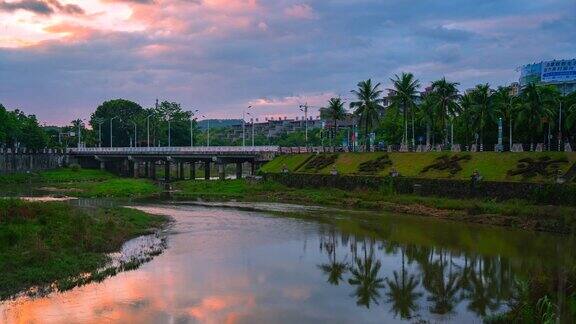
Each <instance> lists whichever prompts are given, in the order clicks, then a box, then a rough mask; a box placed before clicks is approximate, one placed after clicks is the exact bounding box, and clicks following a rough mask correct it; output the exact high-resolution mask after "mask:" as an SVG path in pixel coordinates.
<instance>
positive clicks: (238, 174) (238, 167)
mask: <svg viewBox="0 0 576 324" xmlns="http://www.w3.org/2000/svg"><path fill="white" fill-rule="evenodd" d="M236 179H242V162H236Z"/></svg>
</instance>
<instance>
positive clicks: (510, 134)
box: [508, 117, 512, 150]
mask: <svg viewBox="0 0 576 324" xmlns="http://www.w3.org/2000/svg"><path fill="white" fill-rule="evenodd" d="M509 123H510V130H509V134H508V137H509V138H508V140H509V141H510V148H509V150H512V117H510V121H509Z"/></svg>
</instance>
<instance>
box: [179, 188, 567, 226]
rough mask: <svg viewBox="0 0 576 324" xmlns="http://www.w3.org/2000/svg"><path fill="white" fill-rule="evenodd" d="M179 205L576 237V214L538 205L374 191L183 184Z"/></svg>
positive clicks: (517, 201) (518, 201)
mask: <svg viewBox="0 0 576 324" xmlns="http://www.w3.org/2000/svg"><path fill="white" fill-rule="evenodd" d="M174 187H175V188H176V189H177V190H178V192H176V193H175V197H176V198H179V199H196V198H202V199H206V200H229V199H235V200H239V201H267V202H270V201H273V202H289V203H298V204H309V205H324V206H333V207H339V208H357V209H369V210H389V211H395V212H402V213H410V214H418V215H423V216H430V217H436V218H441V219H449V220H456V221H465V222H472V223H481V224H490V225H498V226H510V227H515V228H522V229H527V230H537V231H548V232H557V233H572V232H575V231H576V208H574V207H558V206H542V205H534V204H531V203H529V202H527V201H522V200H515V201H506V202H495V201H490V200H480V199H449V198H438V197H421V196H415V195H396V194H391V193H389V192H382V191H375V190H374V191H372V190H353V191H344V190H339V189H335V188H302V189H296V188H290V187H286V186H283V185H281V184H278V183H275V182H270V181H262V182H256V183H250V182H248V181H243V180H226V181H179V182H176V183H174Z"/></svg>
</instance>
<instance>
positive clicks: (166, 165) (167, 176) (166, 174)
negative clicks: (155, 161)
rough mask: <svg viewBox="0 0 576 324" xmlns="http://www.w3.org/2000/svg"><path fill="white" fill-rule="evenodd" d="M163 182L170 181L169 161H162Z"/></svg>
mask: <svg viewBox="0 0 576 324" xmlns="http://www.w3.org/2000/svg"><path fill="white" fill-rule="evenodd" d="M164 182H166V183H169V182H170V161H168V160H167V161H165V162H164Z"/></svg>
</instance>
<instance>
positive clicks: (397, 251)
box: [0, 204, 574, 323]
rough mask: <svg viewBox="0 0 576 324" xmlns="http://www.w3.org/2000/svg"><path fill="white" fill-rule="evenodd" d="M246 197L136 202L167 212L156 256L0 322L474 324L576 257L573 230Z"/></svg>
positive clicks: (23, 303) (15, 309)
mask: <svg viewBox="0 0 576 324" xmlns="http://www.w3.org/2000/svg"><path fill="white" fill-rule="evenodd" d="M241 207H242V208H241V209H235V208H230V206H228V205H217V206H198V205H187V204H163V205H142V206H136V207H135V208H138V209H141V210H143V211H146V212H150V213H154V214H161V215H169V216H171V217H173V218H174V220H175V222H174V224H173V225H172V226H171V227H170V228H169V229H168V248H167V249H166V250H165V251H164V253H163V254H161V255H159V256H157V257H155V258H154V259H153V260H152V261H150V262H148V263H145V264H143V265H142V266H141V267H140V268H138V269H137V270H133V271H128V272H123V273H120V274H118V275H116V276H114V277H111V278H108V279H106V280H104V281H103V282H100V283H91V284H88V285H85V286H82V287H77V288H75V289H73V290H70V291H67V292H63V293H52V294H50V295H48V296H46V297H43V298H28V297H21V298H19V299H16V300H12V301H5V302H2V303H1V304H0V322H3V323H4V322H5V323H17V322H19V323H103V322H104V323H196V322H202V323H270V322H275V323H318V322H331V323H395V322H411V323H413V322H418V321H430V322H453V323H478V322H481V318H482V316H484V315H487V314H492V313H495V312H499V311H503V310H506V307H507V302H508V301H510V300H511V299H512V297H513V295H514V293H515V291H516V288H515V287H516V284H515V283H516V282H520V281H522V280H527V279H528V278H531V277H534V276H538V275H541V274H546V275H548V276H552V277H554V276H555V275H557V274H558V273H561V272H562V271H564V270H565V269H566V268H568V267H571V266H573V264H574V262H573V261H574V256H573V255H572V252H571V249H570V248H566V247H569V246H571V245H570V244H571V241H570V239H569V238H563V237H558V236H553V235H548V234H537V233H528V232H520V231H513V230H507V229H500V228H493V227H486V226H473V225H466V224H461V223H453V222H445V221H437V220H433V219H428V218H424V217H416V216H409V215H394V214H385V213H384V214H383V213H350V212H343V211H335V210H322V209H311V210H305V209H304V208H301V207H297V206H289V205H274V204H253V205H251V206H241ZM251 208H256V209H255V210H254V209H251ZM279 211H290V212H293V213H294V214H292V215H291V216H281V215H278V212H279ZM296 212H297V213H296Z"/></svg>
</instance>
